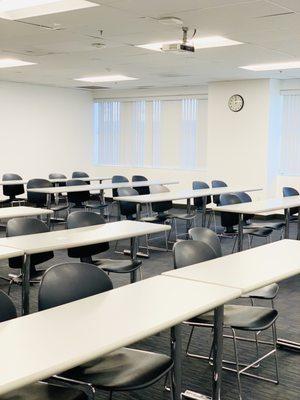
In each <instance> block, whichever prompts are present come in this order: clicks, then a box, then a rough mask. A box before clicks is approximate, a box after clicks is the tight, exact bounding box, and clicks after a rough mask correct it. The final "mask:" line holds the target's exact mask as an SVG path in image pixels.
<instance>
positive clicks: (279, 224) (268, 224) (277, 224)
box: [246, 221, 285, 230]
mask: <svg viewBox="0 0 300 400" xmlns="http://www.w3.org/2000/svg"><path fill="white" fill-rule="evenodd" d="M284 226H285V222H268V221H266V222H264V223H257V222H254V223H252V224H250V225H247V226H246V227H247V228H254V229H261V228H267V229H272V230H280V229H282V228H283V227H284Z"/></svg>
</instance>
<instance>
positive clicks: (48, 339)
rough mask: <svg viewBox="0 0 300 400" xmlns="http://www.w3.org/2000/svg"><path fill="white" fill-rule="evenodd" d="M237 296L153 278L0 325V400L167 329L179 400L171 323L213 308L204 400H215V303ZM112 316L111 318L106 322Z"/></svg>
mask: <svg viewBox="0 0 300 400" xmlns="http://www.w3.org/2000/svg"><path fill="white" fill-rule="evenodd" d="M178 293H180V294H181V295H180V296H178ZM240 293H241V291H240V290H238V289H233V288H227V287H222V286H218V285H211V284H206V283H200V282H193V281H188V280H179V279H175V278H172V277H166V276H157V277H154V278H150V279H146V280H143V281H140V282H137V283H134V284H132V285H126V286H123V287H120V288H117V289H114V290H111V291H108V292H105V293H102V294H99V295H95V296H91V297H88V298H85V299H82V300H78V301H75V302H72V303H68V304H65V305H62V306H59V307H55V308H52V309H49V310H46V311H41V312H38V313H34V314H31V315H28V316H25V317H20V318H17V319H15V320H11V321H7V322H3V323H1V324H0V354H1V360H2V363H3V365H5V368H3V369H2V372H1V374H0V395H2V394H4V393H7V392H9V391H12V390H15V389H17V388H20V387H22V386H25V385H27V384H30V383H33V382H36V381H38V380H41V379H45V378H47V377H49V376H51V375H53V374H58V375H59V373H61V372H63V371H65V370H67V369H70V368H73V367H75V366H77V365H80V364H82V363H85V362H88V361H90V360H92V359H95V358H97V357H100V356H104V355H106V354H108V353H111V352H112V351H114V350H117V349H119V348H121V347H123V346H129V345H132V344H133V343H136V342H137V341H140V340H143V339H145V338H147V337H149V336H152V335H155V334H157V333H158V332H161V331H163V330H165V329H169V328H171V354H172V356H173V359H174V365H175V368H174V372H173V374H174V383H175V385H174V386H175V387H174V389H175V390H174V392H175V399H176V400H179V399H181V392H182V389H181V335H180V330H181V327H180V326H179V324H180V323H181V322H183V321H185V320H188V319H190V318H192V317H195V316H196V315H199V314H202V313H205V312H207V311H209V310H211V309H212V308H216V309H217V310H219V321H218V323H219V325H217V326H216V327H217V329H216V333H218V335H219V341H218V345H219V347H217V343H215V344H216V346H214V349H215V351H214V357H215V360H216V361H217V360H218V363H215V370H214V371H213V397H212V398H213V399H214V400H219V399H220V384H221V370H222V368H221V367H222V366H221V365H220V361H221V359H222V331H221V330H220V326H222V315H223V314H222V310H223V304H224V303H226V302H228V301H230V300H232V299H234V298H237V297H238V296H239V295H240ZM113 315H118V318H112V316H113ZM20 332H21V334H20ZM216 333H215V334H216ZM8 343H13V345H14V348H15V349H17V351H13V352H12V351H11V347H10V346H8ZM24 343H26V345H24ZM33 349H34V354H35V355H36V356H34V357H33V353H32V352H33ZM162 390H163V389H162Z"/></svg>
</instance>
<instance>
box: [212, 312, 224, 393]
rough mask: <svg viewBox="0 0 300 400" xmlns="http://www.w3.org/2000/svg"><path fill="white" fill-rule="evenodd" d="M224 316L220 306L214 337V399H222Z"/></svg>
mask: <svg viewBox="0 0 300 400" xmlns="http://www.w3.org/2000/svg"><path fill="white" fill-rule="evenodd" d="M223 317H224V306H220V307H218V308H216V309H215V310H214V339H213V359H214V362H213V388H212V400H220V399H221V380H222V357H223Z"/></svg>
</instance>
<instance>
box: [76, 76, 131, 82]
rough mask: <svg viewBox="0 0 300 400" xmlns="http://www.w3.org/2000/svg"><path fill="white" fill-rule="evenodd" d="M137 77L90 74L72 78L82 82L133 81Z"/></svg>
mask: <svg viewBox="0 0 300 400" xmlns="http://www.w3.org/2000/svg"><path fill="white" fill-rule="evenodd" d="M136 79H138V78H132V77H130V76H125V75H104V76H91V77H87V78H78V79H74V80H75V81H82V82H93V83H95V82H120V81H134V80H136Z"/></svg>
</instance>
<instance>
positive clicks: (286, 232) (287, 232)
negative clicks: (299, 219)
mask: <svg viewBox="0 0 300 400" xmlns="http://www.w3.org/2000/svg"><path fill="white" fill-rule="evenodd" d="M284 214H285V229H284V237H285V239H288V238H289V237H290V209H289V208H287V209H285V210H284Z"/></svg>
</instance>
